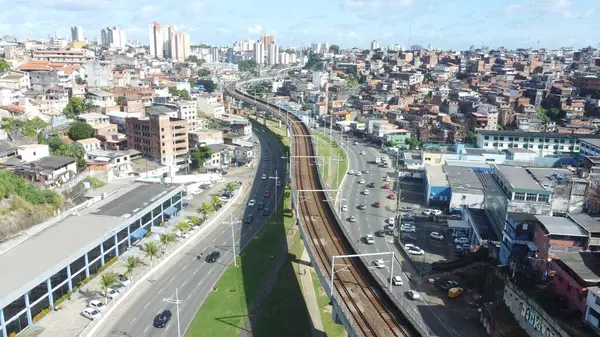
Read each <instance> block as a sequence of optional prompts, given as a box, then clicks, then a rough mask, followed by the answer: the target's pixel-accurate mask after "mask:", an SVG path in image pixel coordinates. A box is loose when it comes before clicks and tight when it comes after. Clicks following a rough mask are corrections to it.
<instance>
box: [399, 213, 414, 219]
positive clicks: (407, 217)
mask: <svg viewBox="0 0 600 337" xmlns="http://www.w3.org/2000/svg"><path fill="white" fill-rule="evenodd" d="M400 217H401V218H402V219H410V218H412V214H410V213H402V214H400Z"/></svg>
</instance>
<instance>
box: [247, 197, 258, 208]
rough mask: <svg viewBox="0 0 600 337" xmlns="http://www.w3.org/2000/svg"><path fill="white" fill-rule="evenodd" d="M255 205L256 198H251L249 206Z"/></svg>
mask: <svg viewBox="0 0 600 337" xmlns="http://www.w3.org/2000/svg"><path fill="white" fill-rule="evenodd" d="M254 205H256V200H254V199H251V200H250V201H249V202H248V207H252V206H254Z"/></svg>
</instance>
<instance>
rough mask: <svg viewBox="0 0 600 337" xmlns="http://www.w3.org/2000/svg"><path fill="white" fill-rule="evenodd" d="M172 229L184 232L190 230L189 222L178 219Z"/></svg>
mask: <svg viewBox="0 0 600 337" xmlns="http://www.w3.org/2000/svg"><path fill="white" fill-rule="evenodd" d="M173 229H174V230H175V232H178V233H186V232H189V231H190V224H188V223H187V221H179V222H178V223H176V224H175V227H174V228H173Z"/></svg>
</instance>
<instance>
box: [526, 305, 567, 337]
mask: <svg viewBox="0 0 600 337" xmlns="http://www.w3.org/2000/svg"><path fill="white" fill-rule="evenodd" d="M519 312H520V313H521V317H523V319H524V321H525V322H527V323H529V324H530V325H531V326H532V327H533V328H534V329H535V330H536V331H539V332H540V335H541V336H543V337H557V336H558V335H557V334H556V333H555V331H554V329H553V328H552V327H551V326H550V325H549V324H548V322H546V320H545V319H544V318H543V317H542V316H541V315H539V314H538V313H537V311H535V310H534V309H533V308H531V307H530V306H528V305H527V304H526V303H525V302H523V301H521V302H519Z"/></svg>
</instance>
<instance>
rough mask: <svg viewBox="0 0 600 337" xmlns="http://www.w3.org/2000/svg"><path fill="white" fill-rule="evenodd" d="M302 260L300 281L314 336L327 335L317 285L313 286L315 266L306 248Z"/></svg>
mask: <svg viewBox="0 0 600 337" xmlns="http://www.w3.org/2000/svg"><path fill="white" fill-rule="evenodd" d="M301 260H302V261H300V281H301V282H302V295H303V296H304V302H306V308H307V309H308V313H309V314H310V320H311V321H312V327H313V337H322V336H325V327H324V326H323V320H322V319H321V310H320V309H319V303H318V302H317V294H316V293H315V287H314V286H313V280H312V274H311V273H312V272H313V267H312V265H311V261H310V257H309V256H308V251H307V250H306V248H305V249H304V252H303V253H302V258H301Z"/></svg>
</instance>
